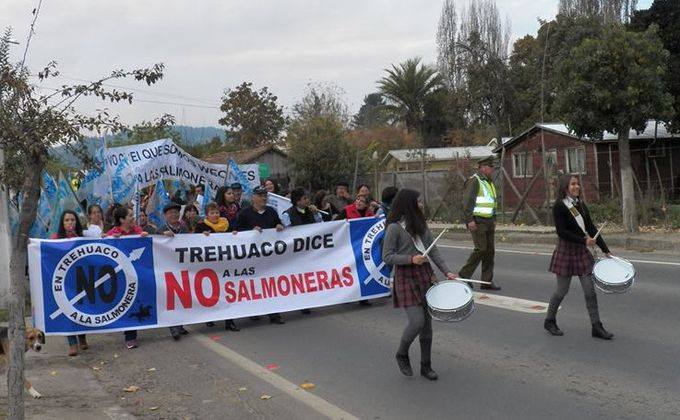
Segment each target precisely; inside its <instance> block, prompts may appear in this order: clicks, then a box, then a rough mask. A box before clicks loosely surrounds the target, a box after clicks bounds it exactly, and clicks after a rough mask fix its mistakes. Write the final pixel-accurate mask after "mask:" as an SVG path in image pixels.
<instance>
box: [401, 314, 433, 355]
mask: <svg viewBox="0 0 680 420" xmlns="http://www.w3.org/2000/svg"><path fill="white" fill-rule="evenodd" d="M404 309H405V310H406V316H407V317H408V325H407V326H406V328H405V329H404V333H403V334H402V335H401V343H400V344H399V350H398V351H397V353H399V354H401V355H407V354H408V349H409V347H411V343H413V340H415V339H416V336H420V337H419V338H420V353H421V355H420V357H421V360H422V361H423V362H429V361H430V355H431V352H432V317H431V316H430V314H429V312H427V308H425V307H424V306H422V305H413V306H407V307H405V308H404Z"/></svg>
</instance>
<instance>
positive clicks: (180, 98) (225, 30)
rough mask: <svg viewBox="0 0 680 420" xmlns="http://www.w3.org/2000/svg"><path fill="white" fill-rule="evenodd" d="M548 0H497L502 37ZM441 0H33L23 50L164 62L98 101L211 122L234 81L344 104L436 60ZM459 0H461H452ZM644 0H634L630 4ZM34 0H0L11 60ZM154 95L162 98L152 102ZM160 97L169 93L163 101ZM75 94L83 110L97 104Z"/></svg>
mask: <svg viewBox="0 0 680 420" xmlns="http://www.w3.org/2000/svg"><path fill="white" fill-rule="evenodd" d="M557 2H558V0H502V1H498V2H497V3H498V5H499V8H500V11H501V13H502V14H503V15H507V16H508V17H509V18H510V21H511V23H512V33H513V39H516V38H519V37H522V36H524V35H525V34H535V33H536V30H537V28H538V23H537V18H539V17H540V18H543V19H547V18H551V17H553V16H554V15H555V13H556V11H557ZM442 3H443V1H442V0H410V1H407V0H389V1H388V0H362V1H356V0H344V1H340V2H338V1H333V2H331V1H325V0H238V1H237V0H221V1H216V0H211V1H208V0H199V1H192V2H188V1H176V0H143V1H139V0H115V1H113V0H109V1H104V0H97V1H92V0H58V1H57V0H43V4H42V8H41V10H40V13H39V16H38V20H37V23H36V31H35V32H36V34H35V35H34V37H33V39H32V41H31V44H30V49H29V52H28V57H27V64H28V66H29V67H30V68H31V69H32V70H37V69H40V68H42V66H44V65H45V64H46V63H47V62H49V61H50V60H55V61H57V62H58V64H59V70H60V71H61V73H62V76H63V77H64V78H59V79H53V80H51V81H48V82H45V83H44V85H45V86H46V87H53V86H59V85H61V84H62V83H74V82H77V80H75V79H86V80H91V79H95V78H98V77H99V76H101V75H104V74H108V73H109V72H110V71H111V70H113V69H118V68H127V69H131V68H136V67H145V66H149V65H151V64H153V63H156V62H163V63H165V65H166V72H165V78H164V79H163V80H162V81H161V82H159V83H158V84H157V85H155V86H152V87H147V86H142V85H136V84H134V83H132V82H130V81H121V82H118V83H117V84H118V85H120V86H126V87H133V88H134V89H135V91H134V93H135V98H136V99H138V101H136V102H135V103H134V104H133V105H132V106H129V105H126V106H121V105H116V106H111V105H108V106H109V108H110V109H112V110H114V111H115V112H117V113H118V114H119V115H120V116H121V117H122V118H123V120H124V121H126V122H128V123H134V122H137V121H141V120H150V119H153V118H155V117H156V116H159V115H162V114H163V113H170V114H173V115H174V116H175V117H176V120H177V123H178V124H187V125H194V126H203V125H211V126H216V125H218V123H217V120H218V118H219V115H220V111H219V109H217V108H218V106H219V103H220V97H221V96H222V93H223V91H224V89H225V88H227V87H234V86H236V85H238V84H240V83H241V82H242V81H245V80H249V81H252V82H253V83H254V84H255V86H256V87H258V88H259V87H261V86H268V87H269V88H270V90H271V91H272V92H274V94H276V95H277V96H278V97H279V101H280V103H281V104H282V105H283V106H285V107H286V108H289V107H290V106H291V105H292V104H294V103H295V102H296V101H297V100H299V99H300V97H301V96H302V94H303V92H304V89H305V86H306V85H307V84H308V83H309V82H323V83H328V82H330V83H334V84H336V85H337V86H339V87H341V88H342V89H343V90H344V91H345V98H344V99H345V102H346V103H347V104H348V106H349V108H350V110H351V111H352V112H355V111H357V110H358V108H359V107H360V106H361V103H362V101H363V97H364V96H365V95H366V94H368V93H370V92H373V91H375V89H376V84H375V82H376V80H377V79H379V78H380V77H381V76H382V71H383V69H384V68H385V67H387V66H389V65H390V64H391V63H398V62H401V61H403V60H405V59H407V58H410V57H413V56H420V57H422V58H423V59H424V61H425V62H430V63H433V62H434V61H435V59H436V48H435V33H436V30H437V23H438V20H439V13H440V10H441V5H442ZM457 3H458V4H462V3H463V1H458V2H457ZM649 3H651V0H641V1H640V2H639V7H640V8H646V7H648V5H649ZM37 4H38V0H30V1H29V0H1V1H0V29H4V28H5V27H7V26H12V27H13V29H14V38H15V39H17V40H18V41H19V42H20V43H21V44H20V45H15V46H13V49H12V53H13V58H14V61H19V60H20V55H21V53H22V52H23V49H24V47H25V44H26V36H27V35H28V27H29V24H30V21H31V19H32V15H31V11H32V10H33V8H34V7H36V5H37ZM142 101H152V102H164V103H151V102H142ZM169 103H171V104H169ZM102 106H104V105H102V103H101V102H89V101H88V102H84V103H81V105H80V110H81V111H83V112H91V111H92V110H94V109H95V108H96V107H102Z"/></svg>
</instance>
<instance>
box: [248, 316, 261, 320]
mask: <svg viewBox="0 0 680 420" xmlns="http://www.w3.org/2000/svg"><path fill="white" fill-rule="evenodd" d="M250 319H251V320H253V321H259V320H260V317H259V316H257V315H256V316H251V317H250Z"/></svg>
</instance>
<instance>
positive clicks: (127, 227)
mask: <svg viewBox="0 0 680 420" xmlns="http://www.w3.org/2000/svg"><path fill="white" fill-rule="evenodd" d="M114 206H116V204H114ZM112 217H113V224H114V226H113V228H111V229H110V230H109V231H108V232H106V235H107V236H113V237H114V238H120V237H121V236H128V235H140V236H147V235H148V233H146V232H144V231H143V230H142V228H140V227H139V226H137V225H136V224H135V217H134V214H133V211H132V210H131V209H130V208H128V207H126V206H122V205H120V204H117V207H115V210H114V211H113V215H112ZM124 335H125V347H127V349H128V350H131V349H136V348H137V330H129V331H125V332H124Z"/></svg>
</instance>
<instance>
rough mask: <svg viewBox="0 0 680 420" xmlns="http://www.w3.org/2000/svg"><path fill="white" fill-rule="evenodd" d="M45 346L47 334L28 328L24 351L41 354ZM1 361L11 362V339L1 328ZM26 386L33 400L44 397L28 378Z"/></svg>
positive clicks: (4, 329) (25, 382) (5, 329)
mask: <svg viewBox="0 0 680 420" xmlns="http://www.w3.org/2000/svg"><path fill="white" fill-rule="evenodd" d="M43 344H45V333H44V332H42V331H40V330H38V329H36V328H31V327H26V345H25V346H24V348H25V350H24V351H29V350H33V351H36V352H39V351H40V350H42V345H43ZM0 360H2V361H3V362H4V363H5V364H7V362H8V360H9V338H8V336H7V328H6V327H0ZM24 386H25V387H26V390H27V391H28V393H29V394H31V396H32V397H33V398H40V397H42V395H40V393H39V392H38V391H36V390H35V388H33V385H31V383H30V382H28V379H26V378H24Z"/></svg>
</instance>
